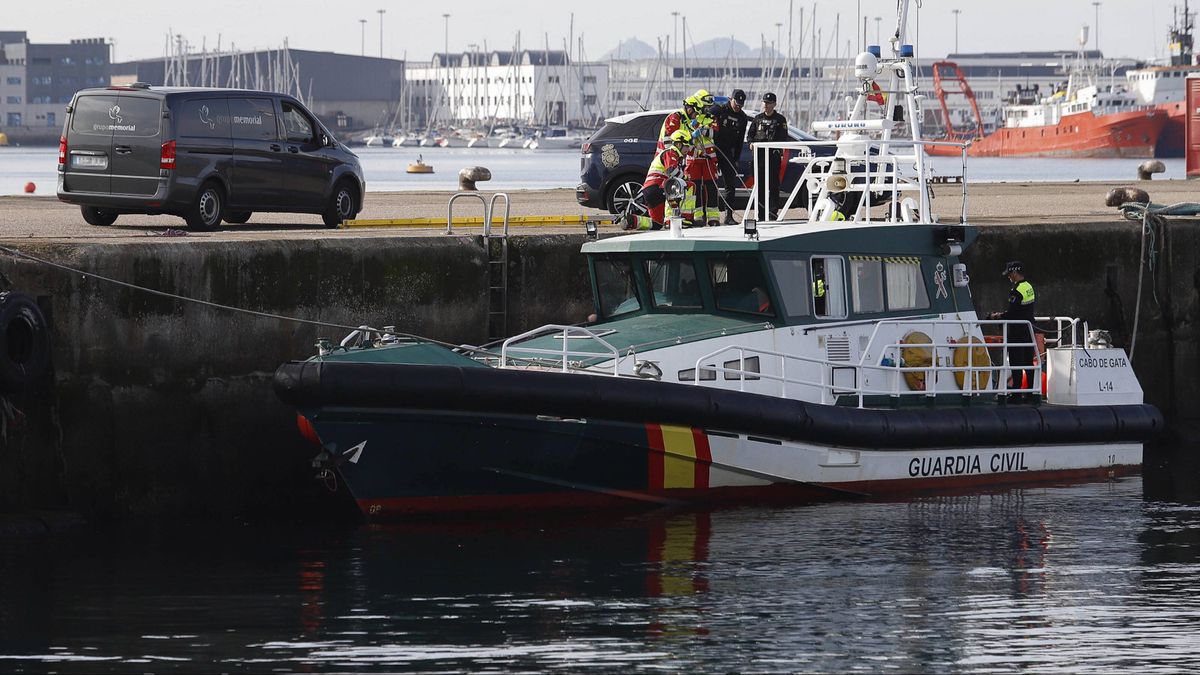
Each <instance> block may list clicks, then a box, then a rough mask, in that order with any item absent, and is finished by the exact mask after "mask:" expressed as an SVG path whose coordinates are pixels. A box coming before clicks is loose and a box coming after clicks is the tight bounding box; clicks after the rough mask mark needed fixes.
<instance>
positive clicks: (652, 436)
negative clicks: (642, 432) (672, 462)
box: [646, 424, 666, 490]
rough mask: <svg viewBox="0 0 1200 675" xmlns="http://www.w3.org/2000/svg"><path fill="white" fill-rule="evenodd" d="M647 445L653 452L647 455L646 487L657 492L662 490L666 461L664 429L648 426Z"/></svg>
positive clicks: (653, 425)
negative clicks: (664, 463) (664, 462)
mask: <svg viewBox="0 0 1200 675" xmlns="http://www.w3.org/2000/svg"><path fill="white" fill-rule="evenodd" d="M646 443H647V445H649V446H650V449H651V452H647V453H646V487H647V488H649V489H651V490H655V489H659V488H662V485H663V461H664V460H665V459H666V455H665V454H664V453H663V447H664V446H663V434H662V428H661V427H659V426H658V425H657V424H647V425H646Z"/></svg>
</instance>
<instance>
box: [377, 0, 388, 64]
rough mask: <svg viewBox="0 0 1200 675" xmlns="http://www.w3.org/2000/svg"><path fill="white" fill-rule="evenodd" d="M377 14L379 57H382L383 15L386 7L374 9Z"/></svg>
mask: <svg viewBox="0 0 1200 675" xmlns="http://www.w3.org/2000/svg"><path fill="white" fill-rule="evenodd" d="M375 11H376V12H377V13H378V14H379V58H381V59H382V58H383V15H384V14H385V13H386V12H387V10H386V9H377V10H375Z"/></svg>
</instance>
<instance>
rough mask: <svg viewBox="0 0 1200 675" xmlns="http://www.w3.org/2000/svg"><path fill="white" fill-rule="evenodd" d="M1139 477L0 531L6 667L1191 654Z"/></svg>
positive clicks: (1037, 662) (1056, 659) (1014, 660)
mask: <svg viewBox="0 0 1200 675" xmlns="http://www.w3.org/2000/svg"><path fill="white" fill-rule="evenodd" d="M1142 487H1143V484H1142V481H1141V480H1140V479H1132V480H1126V481H1121V482H1116V483H1101V484H1091V485H1082V486H1071V487H1049V488H1041V489H1036V490H1021V491H1008V492H1001V493H996V494H985V495H970V496H955V497H939V498H930V499H922V500H913V501H907V502H889V503H841V504H827V505H819V506H807V507H798V508H778V509H762V508H756V509H739V510H727V511H715V512H653V513H640V514H602V515H588V516H582V517H581V516H566V515H564V516H562V517H558V518H545V517H539V518H520V519H509V520H490V521H486V522H482V521H479V520H475V521H467V520H459V521H430V522H425V523H418V524H412V525H406V526H361V527H358V526H356V527H330V526H323V527H317V526H304V527H296V528H281V527H278V526H276V527H270V528H240V529H236V530H230V529H215V530H214V529H209V530H197V529H194V528H181V529H176V530H172V531H170V532H166V533H161V532H156V533H148V532H146V531H144V530H143V531H133V532H108V533H105V534H104V535H103V536H71V537H64V538H52V539H36V540H17V541H8V542H4V544H5V545H4V546H3V547H0V669H3V670H5V671H9V670H13V671H27V670H28V671H44V670H48V669H51V670H56V671H59V672H120V671H128V670H131V669H134V670H156V671H158V670H172V671H177V672H203V671H211V670H214V669H219V670H224V671H235V672H261V671H264V670H269V669H284V670H290V671H295V670H300V671H329V670H351V669H353V670H379V671H395V670H421V671H428V670H449V671H461V670H480V669H493V670H537V671H545V670H566V671H580V670H589V669H599V670H605V671H609V670H622V671H636V670H663V669H665V670H672V671H674V670H702V671H730V670H769V671H777V670H806V671H811V670H815V671H839V672H841V671H856V670H857V671H871V672H875V671H879V670H899V671H918V670H919V671H931V672H962V671H989V670H1012V669H1013V668H1024V669H1029V670H1035V671H1039V672H1042V671H1055V670H1058V671H1070V672H1080V671H1093V672H1110V671H1112V670H1116V669H1120V668H1136V669H1137V670H1138V671H1139V672H1143V671H1153V670H1161V671H1164V672H1166V671H1172V672H1177V671H1180V670H1189V669H1191V670H1194V669H1195V667H1196V666H1197V665H1200V639H1198V638H1200V631H1198V630H1197V628H1196V626H1200V616H1198V614H1200V602H1197V600H1200V558H1198V555H1197V554H1198V552H1200V507H1197V506H1190V505H1186V504H1180V503H1173V502H1160V501H1147V500H1144V499H1143V494H1142Z"/></svg>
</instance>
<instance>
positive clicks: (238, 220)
mask: <svg viewBox="0 0 1200 675" xmlns="http://www.w3.org/2000/svg"><path fill="white" fill-rule="evenodd" d="M250 215H251V212H250V211H230V212H229V213H226V214H225V222H227V223H233V224H235V225H241V224H242V223H244V222H246V221H248V220H250Z"/></svg>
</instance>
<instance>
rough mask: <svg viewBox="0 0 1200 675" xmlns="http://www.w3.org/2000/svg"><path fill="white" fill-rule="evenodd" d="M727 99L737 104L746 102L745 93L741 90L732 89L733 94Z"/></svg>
mask: <svg viewBox="0 0 1200 675" xmlns="http://www.w3.org/2000/svg"><path fill="white" fill-rule="evenodd" d="M729 98H731V99H733V100H735V101H737V102H738V104H742V103H745V102H746V92H744V91H742V90H741V89H734V90H733V94H732V95H730V97H729Z"/></svg>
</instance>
